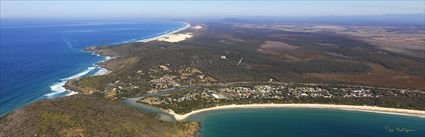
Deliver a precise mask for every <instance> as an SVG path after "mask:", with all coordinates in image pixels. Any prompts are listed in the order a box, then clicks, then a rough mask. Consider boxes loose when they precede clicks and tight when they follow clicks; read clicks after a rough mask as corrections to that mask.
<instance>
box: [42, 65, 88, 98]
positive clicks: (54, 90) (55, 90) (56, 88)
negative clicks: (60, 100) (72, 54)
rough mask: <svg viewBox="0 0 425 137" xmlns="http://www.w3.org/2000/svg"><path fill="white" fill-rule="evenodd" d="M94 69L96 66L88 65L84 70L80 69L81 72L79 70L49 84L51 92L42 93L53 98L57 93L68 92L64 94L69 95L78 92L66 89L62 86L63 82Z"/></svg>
mask: <svg viewBox="0 0 425 137" xmlns="http://www.w3.org/2000/svg"><path fill="white" fill-rule="evenodd" d="M94 69H96V67H88V68H87V69H86V70H84V71H82V72H80V73H78V74H75V75H72V76H70V77H67V78H64V79H61V81H60V82H56V83H54V84H53V85H51V86H50V90H51V91H52V92H50V93H47V94H44V97H46V98H54V97H56V96H57V95H60V94H65V93H66V92H68V93H67V94H66V96H70V95H75V94H78V92H75V91H71V90H67V89H66V88H65V87H64V86H65V83H66V82H67V81H68V80H71V79H76V78H80V77H82V76H84V75H87V74H88V73H89V72H90V71H92V70H94Z"/></svg>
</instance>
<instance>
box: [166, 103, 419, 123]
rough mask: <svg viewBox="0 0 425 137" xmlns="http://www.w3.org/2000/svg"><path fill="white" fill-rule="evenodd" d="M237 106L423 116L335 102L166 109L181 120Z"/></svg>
mask: <svg viewBox="0 0 425 137" xmlns="http://www.w3.org/2000/svg"><path fill="white" fill-rule="evenodd" d="M237 108H319V109H338V110H352V111H365V112H374V113H385V114H394V115H405V116H415V117H421V118H425V111H422V110H411V109H398V108H386V107H376V106H354V105H335V104H246V105H225V106H216V107H212V108H205V109H199V110H194V111H192V112H189V113H186V114H183V115H180V114H176V113H174V111H171V110H169V111H166V112H167V113H169V114H170V115H172V116H174V117H175V119H176V120H177V121H183V120H185V119H186V118H187V117H189V116H191V115H194V114H197V113H201V112H206V111H213V110H225V109H237Z"/></svg>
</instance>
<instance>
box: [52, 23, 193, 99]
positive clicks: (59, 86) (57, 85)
mask: <svg viewBox="0 0 425 137" xmlns="http://www.w3.org/2000/svg"><path fill="white" fill-rule="evenodd" d="M183 23H184V24H185V26H184V27H182V28H179V29H177V30H174V31H171V32H167V33H164V34H160V35H158V36H155V37H152V38H147V39H142V40H136V41H135V42H148V41H153V40H157V39H160V38H162V37H166V36H168V35H171V34H174V33H177V32H179V31H182V30H185V29H188V28H190V24H189V23H187V22H183ZM83 52H86V51H83ZM89 53H91V54H92V55H94V56H98V57H102V58H103V60H101V61H98V62H96V63H94V64H93V66H90V67H88V68H87V69H86V70H84V71H82V72H80V73H84V75H85V74H87V73H89V72H90V71H92V70H93V68H97V69H98V71H97V72H96V73H94V74H92V75H89V76H87V77H91V76H99V75H106V74H109V73H111V71H110V70H108V69H106V68H104V67H102V66H100V65H98V64H99V63H103V62H106V61H109V60H111V59H114V58H116V57H111V56H104V55H101V54H97V53H96V51H89ZM80 73H77V74H75V75H72V76H70V77H67V78H64V79H62V81H61V82H57V83H54V84H53V85H51V90H52V91H54V92H49V93H46V94H45V95H44V96H46V97H47V98H55V97H53V96H54V95H57V94H61V93H63V92H68V94H66V95H65V96H71V95H75V94H78V92H76V91H73V90H70V89H66V88H65V87H64V86H65V84H66V82H68V81H69V80H72V79H75V78H80V77H81V76H83V75H81V76H79V77H75V76H76V75H79V74H80ZM52 87H54V88H55V89H54V88H52Z"/></svg>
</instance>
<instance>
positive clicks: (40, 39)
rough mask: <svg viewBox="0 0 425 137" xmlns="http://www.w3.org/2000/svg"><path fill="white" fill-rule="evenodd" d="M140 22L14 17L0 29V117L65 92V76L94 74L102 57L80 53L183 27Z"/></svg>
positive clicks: (158, 22) (177, 24)
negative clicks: (95, 47)
mask: <svg viewBox="0 0 425 137" xmlns="http://www.w3.org/2000/svg"><path fill="white" fill-rule="evenodd" d="M184 25H185V24H183V23H181V22H174V21H161V20H149V21H146V20H143V19H140V20H138V19H34V18H33V19H22V18H19V19H16V18H2V19H1V26H0V30H1V31H0V53H1V54H0V63H1V64H0V116H1V115H4V114H6V113H7V112H10V111H12V110H14V109H16V108H19V107H22V106H24V105H26V104H29V103H31V102H33V101H36V100H39V99H44V98H53V97H61V96H66V95H67V94H69V93H68V92H65V90H64V88H63V87H62V85H63V84H64V82H65V81H66V80H67V79H69V78H75V77H84V76H88V75H92V74H95V73H96V72H97V71H98V70H99V68H97V67H96V66H95V65H94V64H95V63H96V62H98V61H101V60H103V58H102V57H98V56H95V55H92V54H91V53H87V52H82V49H84V48H85V47H88V46H95V45H111V44H117V43H124V42H132V41H136V40H141V39H146V38H151V37H154V36H158V35H161V34H164V33H167V32H170V31H173V30H176V29H179V28H181V27H183V26H184Z"/></svg>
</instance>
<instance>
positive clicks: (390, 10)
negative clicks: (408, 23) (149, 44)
mask: <svg viewBox="0 0 425 137" xmlns="http://www.w3.org/2000/svg"><path fill="white" fill-rule="evenodd" d="M0 2H1V3H0V15H1V17H209V16H217V17H234V16H341V15H385V14H418V13H420V14H424V13H425V1H423V0H401V1H397V0H352V1H346V0H345V1H344V0H328V1H324V0H313V1H309V0H301V1H295V0H284V1H111V0H109V1H32V0H26V1H4V0H1V1H0Z"/></svg>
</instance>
